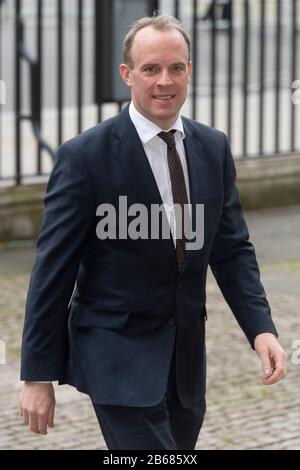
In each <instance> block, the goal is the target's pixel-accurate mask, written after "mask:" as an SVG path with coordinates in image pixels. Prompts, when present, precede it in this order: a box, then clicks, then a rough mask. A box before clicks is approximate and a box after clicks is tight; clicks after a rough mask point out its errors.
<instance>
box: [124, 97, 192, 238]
mask: <svg viewBox="0 0 300 470" xmlns="http://www.w3.org/2000/svg"><path fill="white" fill-rule="evenodd" d="M129 115H130V118H131V120H132V122H133V125H134V127H135V128H136V131H137V133H138V135H139V138H140V139H141V142H142V144H143V147H144V150H145V153H146V156H147V158H148V161H149V164H150V167H151V169H152V172H153V175H154V178H155V181H156V184H157V187H158V189H159V192H160V196H161V199H162V202H163V204H164V208H165V211H166V215H167V218H168V222H169V225H170V228H171V232H172V235H173V240H174V244H175V246H176V240H175V236H174V234H175V233H176V225H175V216H174V210H173V194H172V186H171V179H170V173H169V166H168V158H167V144H166V143H165V142H164V141H163V140H162V139H161V138H160V137H158V135H157V134H159V133H160V132H162V131H164V132H168V131H170V130H172V129H175V130H176V132H175V133H174V136H175V143H176V149H177V152H178V155H179V157H180V161H181V165H182V169H183V174H184V180H185V186H186V191H187V197H188V201H189V202H190V188H189V178H188V170H187V163H186V157H185V150H184V145H183V139H184V137H185V135H184V129H183V124H182V119H181V115H179V116H178V118H177V119H176V121H175V122H174V124H173V125H172V126H171V127H170V129H167V130H165V129H161V128H160V127H159V126H157V125H156V124H154V123H153V122H152V121H149V119H147V118H145V117H144V116H143V115H142V114H141V113H139V112H138V111H137V110H136V108H135V106H134V104H133V102H131V103H130V106H129Z"/></svg>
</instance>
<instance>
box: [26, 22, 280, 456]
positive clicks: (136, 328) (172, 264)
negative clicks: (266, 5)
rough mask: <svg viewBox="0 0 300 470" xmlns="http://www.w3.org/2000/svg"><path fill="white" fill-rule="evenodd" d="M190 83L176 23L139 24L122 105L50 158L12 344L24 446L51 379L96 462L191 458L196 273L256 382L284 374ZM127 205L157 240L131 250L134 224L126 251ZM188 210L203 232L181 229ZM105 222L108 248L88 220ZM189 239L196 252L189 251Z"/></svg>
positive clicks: (198, 334)
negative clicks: (18, 333)
mask: <svg viewBox="0 0 300 470" xmlns="http://www.w3.org/2000/svg"><path fill="white" fill-rule="evenodd" d="M191 69H192V64H191V61H190V41H189V38H188V36H187V34H186V32H185V31H184V30H183V29H182V27H181V25H180V23H179V22H178V21H177V20H175V19H174V18H172V17H169V16H166V15H160V16H157V17H153V18H143V19H141V20H139V21H138V22H137V23H135V25H134V26H133V28H132V29H131V30H130V31H129V33H128V34H127V36H126V38H125V41H124V64H122V65H121V66H120V73H121V76H122V79H123V80H124V82H125V83H126V84H127V85H128V86H129V87H130V89H131V93H132V102H131V103H130V106H127V107H126V108H125V109H124V110H123V111H122V112H121V113H120V114H119V115H118V116H116V117H114V118H112V119H109V120H107V121H105V122H103V123H102V124H100V125H98V126H96V127H95V128H92V129H90V130H88V131H87V132H85V133H83V134H82V135H80V136H79V137H76V138H74V139H72V140H70V141H69V142H67V143H65V144H64V145H62V146H61V148H60V149H59V151H58V155H57V159H56V163H55V166H54V169H53V172H52V174H51V177H50V180H49V185H48V190H47V195H46V198H45V214H44V221H43V225H42V229H41V233H40V237H39V241H38V245H37V259H36V263H35V266H34V268H33V272H32V276H31V281H30V287H29V293H28V299H27V306H26V318H25V325H24V333H23V345H22V371H21V378H22V379H23V380H25V381H26V382H25V384H24V386H23V389H22V392H21V398H20V409H21V415H22V416H23V418H24V422H25V423H26V424H29V426H30V428H31V429H32V431H34V432H37V433H42V434H43V433H46V431H47V426H53V415H54V406H55V399H54V392H53V387H52V384H50V383H37V382H44V381H53V380H59V382H60V383H68V384H71V385H74V386H75V387H77V389H78V390H80V391H82V392H84V393H87V394H89V395H90V397H91V400H92V402H93V405H94V408H95V411H96V414H97V417H98V420H99V424H100V427H101V429H102V433H103V436H104V439H105V441H106V443H107V446H108V448H109V449H123V450H124V449H193V448H194V447H195V444H196V441H197V437H198V433H199V430H200V428H201V425H202V421H203V417H204V413H205V374H206V371H205V317H206V310H205V280H206V272H207V267H208V264H210V266H211V268H212V271H213V273H214V275H215V277H216V279H217V282H218V284H219V286H220V288H221V290H222V292H223V295H224V297H225V299H226V301H227V302H228V304H229V305H230V307H231V309H232V311H233V313H234V315H235V316H236V319H237V321H238V322H239V324H240V326H241V328H242V329H243V331H244V332H245V334H246V336H247V338H248V340H249V342H250V344H251V346H252V348H254V349H255V350H256V352H257V353H258V355H259V357H260V359H261V362H262V367H263V370H264V376H263V381H264V383H265V384H271V383H275V382H277V381H278V380H279V379H280V378H281V377H283V376H284V374H285V369H286V354H285V352H284V351H283V349H282V348H281V346H280V345H279V343H278V342H277V339H276V336H277V332H276V329H275V326H274V324H273V322H272V320H271V316H270V309H269V305H268V303H267V300H266V297H265V293H264V289H263V287H262V285H261V283H260V280H259V270H258V267H257V263H256V258H255V253H254V249H253V247H252V245H251V244H250V242H249V241H248V231H247V227H246V224H245V221H244V218H243V216H242V212H241V208H240V203H239V198H238V192H237V189H236V186H235V170H234V163H233V159H232V156H231V153H230V150H229V147H228V143H227V140H226V138H225V136H224V134H222V133H221V132H219V131H216V130H213V129H210V128H208V127H206V126H204V125H201V124H199V123H196V122H193V121H191V120H189V119H186V118H183V117H181V115H180V109H181V107H182V105H183V103H184V101H185V99H186V95H187V86H188V82H189V78H190V74H191ZM125 197H126V208H128V211H127V212H126V214H124V212H125V209H124V207H125V206H124V198H125ZM122 198H123V199H122ZM120 200H121V201H122V204H123V206H122V204H121V205H120ZM173 202H174V208H175V209H174V210H173V211H172V210H169V209H168V208H170V206H171V207H172V205H173ZM189 203H190V204H189ZM136 204H139V207H140V206H141V205H142V207H144V208H146V209H147V210H148V212H147V214H150V215H151V209H152V207H153V206H154V205H159V206H161V205H162V204H164V207H165V210H164V211H162V217H161V218H162V221H164V222H166V221H167V226H168V227H169V235H170V236H169V237H165V236H163V235H164V234H165V232H163V233H162V232H161V231H160V232H159V233H160V236H159V237H151V236H148V237H146V236H145V234H144V232H143V236H140V237H137V236H129V235H128V234H129V232H130V230H129V225H130V224H132V223H133V222H134V221H135V220H134V219H132V217H131V218H130V223H129V222H127V227H128V233H127V234H125V236H124V233H123V232H124V224H123V220H124V217H125V215H126V216H127V215H128V214H129V215H130V216H133V215H136V214H135V213H134V209H135V208H136V207H137V206H136ZM201 205H204V224H203V223H202V222H201V221H202V219H201V218H200V223H199V220H198V221H197V220H196V222H194V221H193V218H195V215H197V207H200V208H201V207H203V206H201ZM111 207H113V208H114V209H115V211H116V213H117V217H115V218H113V222H112V225H113V228H112V227H110V229H109V230H107V233H106V235H107V236H105V233H103V232H105V224H104V223H103V221H104V220H105V217H104V218H102V219H99V216H100V215H102V216H105V213H106V216H107V213H108V212H109V211H110V208H111ZM186 207H188V208H189V210H188V211H187V212H186V211H183V209H185V208H186ZM178 208H179V209H180V210H178ZM181 211H182V212H181ZM186 214H187V216H186ZM150 215H149V216H148V215H147V216H146V219H145V217H144V219H143V220H142V222H143V223H144V225H147V224H146V222H149V219H151V216H150ZM180 215H181V219H180V217H179V216H180ZM196 219H197V217H196ZM140 220H141V219H140ZM107 221H108V219H106V220H105V223H106V222H107ZM150 222H151V220H150ZM195 224H196V225H197V224H198V225H201V226H202V228H203V229H204V243H203V244H201V246H200V247H198V249H193V244H192V243H190V245H189V246H190V248H189V249H188V248H187V247H188V242H189V237H187V236H186V226H188V227H189V230H188V232H187V233H188V234H191V233H192V232H191V228H192V227H194V226H195ZM107 225H109V224H108V222H107ZM180 226H181V230H180V231H179V230H178V228H180ZM130 228H131V229H132V225H131V227H130ZM144 228H145V227H143V228H142V229H144ZM106 229H107V227H106ZM183 229H184V230H183ZM120 232H122V234H121V235H120ZM180 233H181V236H178V234H180ZM116 234H117V235H116ZM202 245H203V246H202ZM75 283H76V286H75V289H74V285H75ZM73 289H74V292H73ZM72 292H73V295H72ZM71 297H72V299H71ZM70 299H71V302H70ZM68 306H69V307H68Z"/></svg>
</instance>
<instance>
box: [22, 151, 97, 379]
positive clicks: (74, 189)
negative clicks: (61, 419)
mask: <svg viewBox="0 0 300 470" xmlns="http://www.w3.org/2000/svg"><path fill="white" fill-rule="evenodd" d="M44 203H45V207H44V217H43V223H42V226H41V230H40V235H39V239H38V243H37V252H36V261H35V264H34V267H33V270H32V273H31V278H30V284H29V290H28V295H27V302H26V309H25V321H24V329H23V338H22V358H21V380H34V381H44V380H47V381H48V380H49V381H50V380H59V378H60V376H61V373H62V368H63V363H64V354H65V350H66V346H67V344H66V343H67V336H66V332H67V322H68V304H69V302H70V299H71V296H72V292H73V289H74V286H75V282H76V276H77V272H78V268H79V263H80V258H81V254H82V250H83V244H84V239H85V236H86V234H87V231H88V230H89V227H90V225H91V221H92V220H93V217H94V214H95V210H94V206H95V203H94V201H93V195H92V193H91V185H90V184H89V178H88V174H87V170H86V168H85V165H84V159H83V158H81V157H80V156H79V155H77V153H76V152H75V151H74V149H73V148H72V147H71V145H70V144H68V143H67V144H64V145H62V146H61V147H60V148H59V150H58V152H57V155H56V161H55V165H54V168H53V170H52V173H51V176H50V179H49V182H48V187H47V193H46V196H45V201H44Z"/></svg>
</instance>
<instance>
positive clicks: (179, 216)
mask: <svg viewBox="0 0 300 470" xmlns="http://www.w3.org/2000/svg"><path fill="white" fill-rule="evenodd" d="M175 132H176V131H175V130H171V131H169V132H160V133H159V134H158V137H160V138H161V139H162V140H163V141H164V142H165V143H166V144H167V158H168V165H169V172H170V179H171V187H172V195H173V204H176V206H175V210H174V214H175V223H176V259H177V266H178V271H179V272H181V270H182V268H183V264H184V260H185V242H186V240H185V235H184V234H185V231H184V225H185V222H186V221H185V220H184V205H185V204H188V198H187V192H186V186H185V180H184V174H183V169H182V165H181V161H180V157H179V155H178V152H177V150H176V144H175V137H174V133H175Z"/></svg>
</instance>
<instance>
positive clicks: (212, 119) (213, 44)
mask: <svg viewBox="0 0 300 470" xmlns="http://www.w3.org/2000/svg"><path fill="white" fill-rule="evenodd" d="M211 23H212V29H211V62H210V64H211V68H210V123H211V126H212V127H214V126H215V106H216V102H215V101H216V0H213V2H212V22H211Z"/></svg>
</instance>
